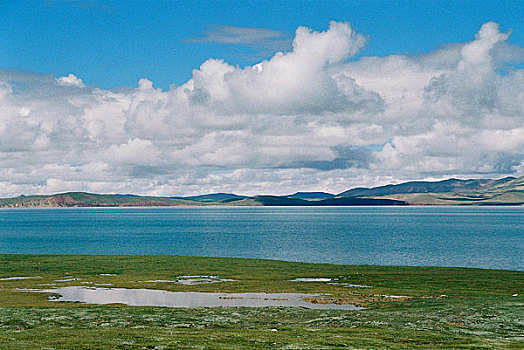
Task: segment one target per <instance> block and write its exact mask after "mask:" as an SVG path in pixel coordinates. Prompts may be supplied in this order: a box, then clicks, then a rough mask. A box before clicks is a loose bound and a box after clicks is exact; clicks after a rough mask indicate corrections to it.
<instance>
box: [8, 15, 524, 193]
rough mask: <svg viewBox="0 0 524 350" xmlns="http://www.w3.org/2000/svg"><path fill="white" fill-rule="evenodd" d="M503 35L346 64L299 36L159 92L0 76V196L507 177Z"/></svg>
mask: <svg viewBox="0 0 524 350" xmlns="http://www.w3.org/2000/svg"><path fill="white" fill-rule="evenodd" d="M248 34H249V33H248ZM472 34H473V33H472ZM510 34H511V33H510V32H507V33H504V32H501V31H500V29H499V25H498V24H496V23H493V22H489V23H486V24H484V25H483V26H482V27H481V28H480V30H479V32H478V33H477V34H476V35H475V37H474V38H473V39H472V40H471V41H470V42H466V43H458V44H457V43H454V44H450V45H447V46H443V47H442V48H440V49H438V50H435V51H433V52H428V53H425V54H422V55H418V56H414V57H412V56H406V55H391V56H386V57H362V58H359V59H355V58H354V57H355V55H356V54H357V53H359V52H360V51H361V50H362V49H363V48H364V47H365V45H366V42H367V41H368V40H370V38H369V37H367V36H365V35H363V34H360V33H357V32H356V31H355V30H354V29H353V28H352V27H351V25H350V24H349V23H345V22H344V23H337V22H331V23H330V25H329V29H328V30H327V31H325V32H316V31H314V30H312V29H309V28H305V27H299V28H298V29H297V30H296V33H295V37H294V40H293V48H292V50H290V51H289V52H277V53H275V54H274V55H273V56H272V57H271V58H270V59H268V60H264V61H262V62H260V63H258V64H255V65H253V66H246V67H238V66H232V65H230V64H228V63H227V62H225V61H223V60H220V59H209V60H207V61H205V62H204V63H202V65H201V66H200V67H199V68H198V69H195V70H194V71H193V73H192V77H191V79H190V80H188V81H187V82H186V83H185V84H183V85H181V86H173V87H172V88H171V89H170V90H168V91H162V90H160V89H157V88H155V87H154V84H153V82H151V81H149V80H148V79H141V80H140V81H139V82H138V87H136V88H122V89H118V90H103V89H100V88H97V87H93V86H87V85H86V84H84V82H83V81H82V79H81V77H77V76H75V75H74V73H72V74H69V75H68V76H64V77H54V76H50V75H41V74H34V73H19V72H10V71H0V110H1V113H0V162H1V164H2V167H0V195H1V196H12V195H18V194H21V193H27V194H28V193H31V194H35V193H50V192H56V191H69V190H84V191H92V192H121V193H129V192H133V193H138V194H152V195H186V194H198V193H205V192H215V191H221V192H223V191H234V192H237V193H245V194H255V193H268V194H270V193H271V194H282V193H290V192H293V191H297V190H317V191H327V192H340V191H343V190H345V189H347V188H348V187H351V186H355V185H378V184H383V183H385V182H395V181H403V180H409V179H438V178H442V177H449V176H462V177H465V176H476V177H483V176H486V177H496V176H498V175H500V176H502V175H522V173H524V152H523V150H524V70H523V69H520V68H518V67H519V64H522V63H523V62H524V48H523V47H520V46H516V45H512V44H511V43H510ZM173 64H176V62H173Z"/></svg>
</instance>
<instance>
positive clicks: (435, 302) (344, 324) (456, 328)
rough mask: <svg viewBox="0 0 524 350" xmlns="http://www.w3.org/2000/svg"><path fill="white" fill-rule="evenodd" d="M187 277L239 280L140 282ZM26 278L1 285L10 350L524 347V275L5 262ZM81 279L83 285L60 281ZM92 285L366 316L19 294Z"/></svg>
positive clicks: (228, 264) (141, 261) (223, 261)
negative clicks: (308, 299) (292, 300)
mask: <svg viewBox="0 0 524 350" xmlns="http://www.w3.org/2000/svg"><path fill="white" fill-rule="evenodd" d="M100 274H114V275H112V276H101V275H100ZM177 275H219V276H220V277H222V278H230V279H235V280H238V281H235V282H223V283H214V284H203V285H196V286H187V285H176V284H173V283H171V284H168V283H147V284H144V283H140V282H137V281H143V280H157V279H173V278H174V277H175V276H177ZM18 276H39V277H41V278H37V279H24V280H4V281H0V349H259V348H260V349H266V348H270V349H271V348H275V349H331V348H348V349H412V348H416V349H522V348H524V297H523V296H524V272H518V271H502V270H481V269H465V268H434V267H391V266H344V265H330V264H304V263H291V262H282V261H268V260H250V259H230V258H204V257H179V256H92V255H0V278H6V277H18ZM69 276H72V277H74V278H80V279H81V280H77V281H70V282H54V281H55V280H58V279H65V278H66V277H69ZM297 277H331V278H339V279H342V280H344V281H346V282H348V283H352V284H360V285H370V286H373V288H347V287H343V286H340V285H330V284H327V283H322V282H290V281H288V280H290V279H293V278H297ZM80 282H93V285H94V284H97V283H99V284H107V283H111V284H112V285H113V286H114V287H123V288H152V289H165V290H172V291H202V292H275V293H276V292H300V293H322V294H330V295H331V296H332V297H333V298H337V299H342V300H343V301H345V302H349V303H352V304H355V305H359V306H364V307H366V309H365V310H362V311H338V310H310V309H304V308H285V307H272V308H197V309H175V308H161V307H131V306H123V305H108V306H97V305H85V304H79V303H61V302H52V301H48V298H47V297H48V295H46V294H42V293H31V292H21V291H17V290H16V289H17V288H49V286H45V284H49V283H54V284H56V285H57V286H66V285H80ZM42 284H44V286H42ZM515 294H517V296H513V295H515ZM389 295H397V296H405V297H403V298H397V299H393V298H390V297H388V296H389Z"/></svg>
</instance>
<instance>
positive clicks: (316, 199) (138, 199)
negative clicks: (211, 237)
mask: <svg viewBox="0 0 524 350" xmlns="http://www.w3.org/2000/svg"><path fill="white" fill-rule="evenodd" d="M204 205H221V206H225V205H226V206H227V205H229V206H356V205H524V176H522V177H519V178H515V177H505V178H503V179H497V180H492V179H469V180H460V179H448V180H443V181H435V182H431V181H410V182H405V183H401V184H397V185H386V186H379V187H372V188H353V189H350V190H347V191H344V192H342V193H339V194H331V193H325V192H297V193H294V194H291V195H287V196H267V195H258V196H252V197H249V196H239V195H236V194H232V193H212V194H206V195H198V196H188V197H151V196H138V195H133V194H94V193H85V192H67V193H58V194H53V195H49V196H46V195H36V196H19V197H15V198H3V199H0V207H2V208H21V207H22V208H37V207H126V206H204Z"/></svg>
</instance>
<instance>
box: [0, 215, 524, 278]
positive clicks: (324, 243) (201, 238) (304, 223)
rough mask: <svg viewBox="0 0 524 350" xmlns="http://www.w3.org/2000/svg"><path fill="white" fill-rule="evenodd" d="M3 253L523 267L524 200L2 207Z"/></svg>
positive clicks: (0, 242) (0, 244) (0, 248)
mask: <svg viewBox="0 0 524 350" xmlns="http://www.w3.org/2000/svg"><path fill="white" fill-rule="evenodd" d="M0 253H24V254H55V253H56V254H65V253H67V254H146V255H150V254H175V255H197V256H216V257H241V258H263V259H277V260H287V261H302V262H316V263H337V264H373V265H425V266H464V267H480V268H494V269H511V270H524V207H471V206H467V207H465V206H464V207H167V208H165V207H164V208H49V209H48V208H42V209H1V210H0Z"/></svg>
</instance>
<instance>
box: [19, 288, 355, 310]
mask: <svg viewBox="0 0 524 350" xmlns="http://www.w3.org/2000/svg"><path fill="white" fill-rule="evenodd" d="M25 291H29V290H25ZM30 291H35V292H42V293H54V294H58V295H59V296H58V297H51V298H50V299H51V300H53V301H68V302H80V303H85V304H99V305H105V304H125V305H131V306H164V307H177V308H195V307H222V306H229V307H267V306H294V307H305V308H308V309H336V310H361V309H362V308H360V307H356V306H354V305H350V304H340V303H339V304H337V303H334V302H330V299H325V298H323V297H322V296H319V295H315V294H299V293H202V292H170V291H165V290H156V289H127V288H93V287H85V286H70V287H61V288H56V289H41V290H30ZM305 298H306V299H307V300H304V299H305ZM308 300H311V301H308Z"/></svg>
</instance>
